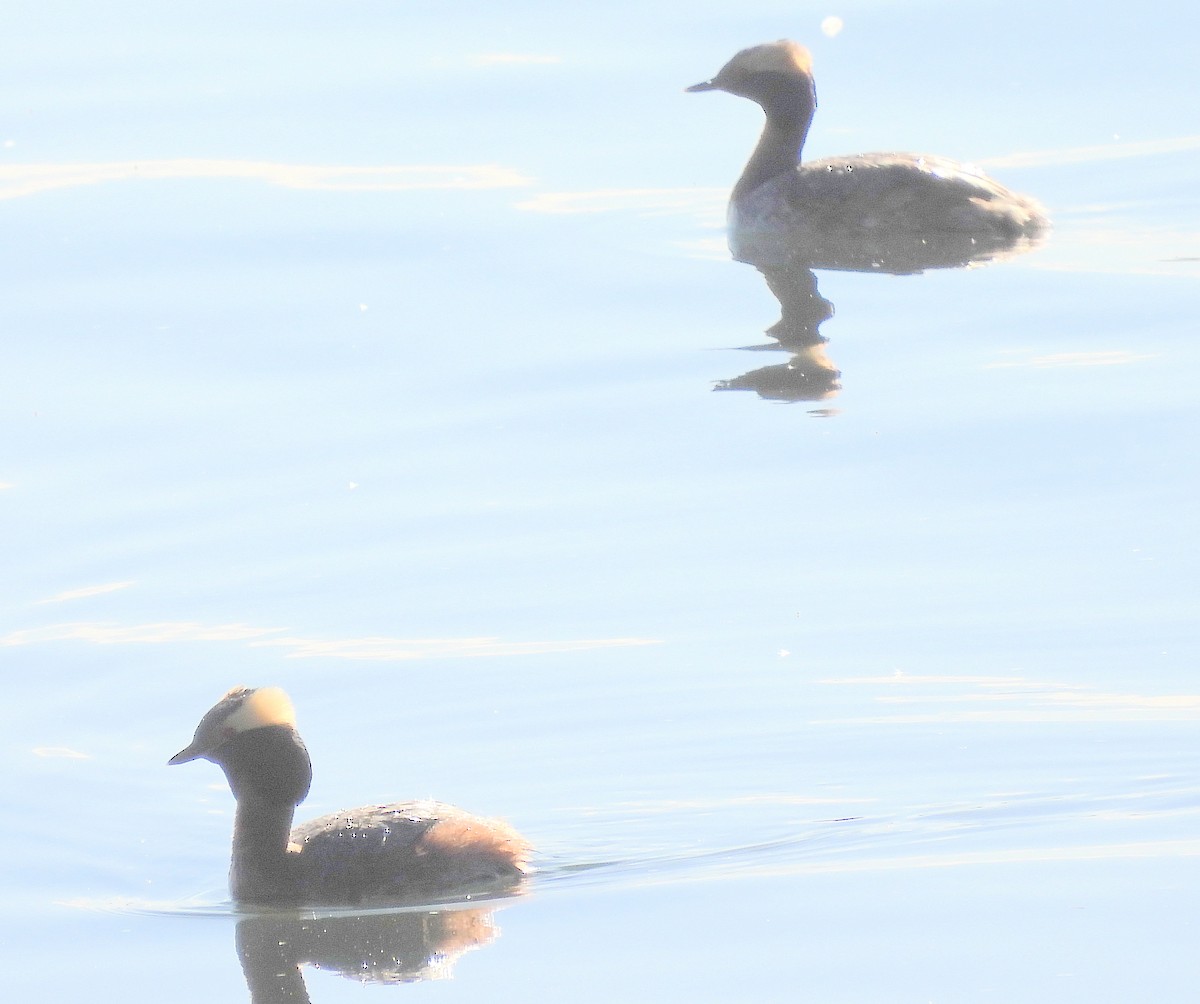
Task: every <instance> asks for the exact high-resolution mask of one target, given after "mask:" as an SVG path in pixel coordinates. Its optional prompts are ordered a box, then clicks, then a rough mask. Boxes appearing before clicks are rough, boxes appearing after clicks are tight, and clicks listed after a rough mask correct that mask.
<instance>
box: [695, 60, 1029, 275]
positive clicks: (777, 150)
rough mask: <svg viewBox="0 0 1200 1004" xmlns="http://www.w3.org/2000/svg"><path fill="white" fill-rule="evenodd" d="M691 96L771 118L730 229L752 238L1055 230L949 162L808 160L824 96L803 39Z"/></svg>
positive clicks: (1023, 200) (1023, 202)
mask: <svg viewBox="0 0 1200 1004" xmlns="http://www.w3.org/2000/svg"><path fill="white" fill-rule="evenodd" d="M687 90H688V91H726V92H728V93H730V94H736V95H738V96H739V97H743V98H749V99H750V100H751V101H754V102H756V103H757V104H758V105H760V106H761V107H762V109H763V112H764V113H765V115H766V125H765V127H764V128H763V132H762V136H761V137H760V138H759V141H758V145H757V146H756V147H755V149H754V153H753V154H752V155H751V157H750V160H749V162H748V163H747V164H746V167H745V170H743V172H742V175H741V177H740V178H739V179H738V182H737V184H736V185H735V186H734V189H733V193H732V195H731V197H730V206H729V208H730V226H731V231H732V232H735V233H736V232H737V231H739V230H740V231H743V233H744V235H745V236H746V239H747V240H749V239H751V238H750V236H749V235H751V234H752V233H753V232H755V231H758V232H770V233H775V234H777V235H780V236H785V235H789V234H790V235H792V237H793V238H794V239H795V240H798V241H801V242H805V241H807V242H808V243H810V244H811V245H812V246H813V247H814V248H817V249H820V248H822V247H834V248H839V249H840V248H842V247H844V246H845V245H846V244H847V242H852V241H853V240H855V239H859V238H861V239H864V240H869V239H872V238H877V237H878V236H879V235H900V236H902V237H903V236H915V237H922V236H925V235H937V234H948V235H957V236H961V237H962V238H965V239H967V240H975V239H978V240H982V241H985V242H989V241H992V242H1001V243H1003V242H1008V241H1014V240H1018V239H1021V238H1032V237H1036V236H1037V235H1039V234H1040V233H1041V232H1042V231H1044V230H1045V228H1046V227H1047V226H1048V220H1047V217H1046V214H1045V210H1044V209H1043V208H1042V207H1041V205H1039V204H1038V203H1037V201H1035V200H1034V199H1031V198H1029V197H1028V196H1024V195H1019V194H1017V193H1015V192H1012V191H1010V190H1009V189H1007V188H1005V187H1004V186H1003V185H1000V184H998V183H997V182H995V181H993V180H992V179H991V178H989V177H987V175H985V174H984V173H983V172H982V171H980V170H979V169H978V168H975V167H973V166H970V165H967V164H961V163H958V162H957V161H954V160H951V159H949V158H946V157H940V156H934V155H930V154H915V153H861V154H853V155H849V156H842V157H829V158H825V159H822V160H814V161H808V162H805V163H801V160H800V156H801V151H802V150H803V147H804V141H805V139H806V138H807V136H808V130H809V126H810V125H811V124H812V119H813V114H814V112H815V111H816V107H817V96H816V88H815V86H814V84H813V75H812V57H811V55H810V54H809V52H808V50H807V49H805V48H804V47H803V46H802V45H799V44H797V43H796V42H792V41H790V40H787V39H782V40H780V41H778V42H768V43H766V44H764V45H756V46H752V47H751V48H748V49H743V50H742V51H741V52H739V53H737V55H735V56H734V57H733V58H732V59H730V60H729V62H728V63H726V64H725V65H724V66H723V67H721V70H720V72H718V73H717V75H716V76H715V77H713V78H712V79H711V80H706V81H704V82H702V83H699V84H694V85H693V86H691V87H689V88H687ZM736 250H737V249H736V247H735V254H736ZM885 250H888V249H886V248H885ZM818 253H819V252H818ZM852 253H853V252H851V254H852ZM742 260H752V259H751V258H749V257H743V259H742ZM835 267H836V266H835Z"/></svg>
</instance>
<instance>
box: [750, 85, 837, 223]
mask: <svg viewBox="0 0 1200 1004" xmlns="http://www.w3.org/2000/svg"><path fill="white" fill-rule="evenodd" d="M764 76H765V77H767V78H768V79H767V81H766V86H764V87H763V88H762V89H761V90H760V91H758V92H757V93H756V94H755V95H754V100H755V101H757V102H758V103H759V104H760V105H761V106H762V110H763V112H764V113H765V114H766V116H767V122H766V125H765V126H764V127H763V131H762V135H761V136H760V137H759V139H758V146H756V147H755V148H754V153H752V154H751V155H750V160H749V162H748V163H747V164H746V168H745V170H744V171H742V176H741V178H739V179H738V183H737V184H736V185H735V186H734V189H733V197H734V198H735V199H736V198H737V197H738V196H741V195H745V194H746V193H748V192H751V191H753V190H754V189H756V188H757V187H758V186H759V185H761V184H762V183H763V182H764V181H769V180H770V179H771V178H774V177H775V176H776V175H780V174H786V173H787V172H789V171H793V170H795V168H796V165H797V164H799V163H800V151H801V150H802V149H803V148H804V140H805V138H806V137H807V136H808V128H809V126H810V125H812V119H813V112H815V111H816V107H817V96H816V91H815V89H814V88H813V84H812V81H811V80H809V79H807V78H796V77H793V76H785V75H784V74H764Z"/></svg>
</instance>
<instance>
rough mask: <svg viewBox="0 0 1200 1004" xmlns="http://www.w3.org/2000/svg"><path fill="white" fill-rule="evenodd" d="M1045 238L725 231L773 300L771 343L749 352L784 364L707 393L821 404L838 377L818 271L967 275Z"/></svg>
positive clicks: (737, 256) (837, 386) (737, 255)
mask: <svg viewBox="0 0 1200 1004" xmlns="http://www.w3.org/2000/svg"><path fill="white" fill-rule="evenodd" d="M1044 240H1045V236H1044V235H1039V236H1036V237H1028V236H1020V237H1018V236H1002V235H998V234H994V235H990V236H988V237H972V236H969V235H967V234H955V233H947V234H925V235H916V234H879V235H877V236H875V235H873V236H871V237H867V238H864V237H863V236H862V234H861V231H858V232H852V231H849V230H844V231H843V230H837V229H827V230H820V231H818V230H807V231H804V232H803V233H802V234H799V235H797V234H796V233H795V232H791V233H789V234H786V235H782V236H781V235H780V234H779V233H778V232H776V231H772V230H767V229H759V228H753V227H736V228H734V229H733V230H731V232H730V238H729V247H730V251H731V252H732V254H733V257H734V258H735V259H737V260H738V261H741V262H745V263H746V264H748V265H753V266H754V267H755V268H757V269H758V270H759V272H761V273H762V275H763V278H764V279H765V280H766V282H767V288H768V289H770V291H771V293H772V294H773V295H774V297H775V298H776V299H777V300H778V301H779V305H780V311H781V312H780V319H779V321H778V322H777V323H776V324H774V325H772V326H771V327H770V328H768V329H767V332H766V333H767V334H768V335H770V336H771V338H773V339H774V342H773V343H767V344H764V345H754V346H748V347H747V348H748V350H749V351H784V352H787V353H789V355H790V358H789V359H788V360H787V361H786V362H783V363H776V364H774V365H772V366H763V367H760V368H758V369H754V370H751V371H750V372H748V373H744V374H742V375H741V376H738V377H734V378H732V379H730V380H721V381H719V382H718V383H717V384H716V386H715V387H714V388H713V389H714V390H752V391H754V392H755V393H757V394H758V395H759V397H762V398H764V399H767V400H771V401H822V400H826V399H828V398H832V397H834V396H836V395H837V393H838V392H839V391H840V390H841V388H842V385H841V376H842V374H841V371H840V370H839V369H838V368H837V367H836V366H835V365H834V363H833V361H832V360H831V359H830V358H829V355H828V354H827V352H826V350H825V345H826V343H827V342H828V339H827V338H825V337H824V336H823V335H822V334H821V332H820V327H821V325H822V324H823V323H824V322H826V321H828V320H829V319H830V318H831V317H833V315H834V307H833V304H832V303H831V302H830V301H829V300H826V299H825V298H824V297H823V296H821V294H820V291H819V290H818V289H817V275H816V272H817V270H823V269H828V270H833V271H840V272H871V273H881V274H884V275H905V276H908V275H919V274H920V273H922V272H926V271H928V270H930V269H947V268H968V267H972V266H978V265H983V264H986V263H988V262H992V261H998V260H1001V259H1004V258H1011V257H1015V256H1016V255H1019V254H1024V253H1025V252H1027V251H1031V250H1033V249H1034V248H1035V247H1038V246H1039V245H1040V244H1041V243H1043V241H1044Z"/></svg>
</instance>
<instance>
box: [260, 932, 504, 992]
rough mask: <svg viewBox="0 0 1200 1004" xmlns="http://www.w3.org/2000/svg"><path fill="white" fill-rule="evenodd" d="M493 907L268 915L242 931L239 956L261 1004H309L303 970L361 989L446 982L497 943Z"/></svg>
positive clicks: (497, 933)
mask: <svg viewBox="0 0 1200 1004" xmlns="http://www.w3.org/2000/svg"><path fill="white" fill-rule="evenodd" d="M492 914H493V911H492V910H490V909H486V908H483V909H481V908H472V909H461V908H460V909H438V910H420V911H415V912H404V913H367V914H330V915H326V916H319V915H314V914H311V913H306V914H295V913H265V914H256V915H251V916H247V917H244V918H243V919H242V920H240V921H239V922H238V926H237V952H238V958H239V959H240V961H241V964H242V971H243V973H244V974H245V977H246V985H247V987H248V988H249V990H250V1000H251V1001H252V1002H253V1004H275V1002H283V1001H288V1002H294V1001H307V1000H308V999H309V996H308V989H307V987H306V985H305V982H304V975H303V973H302V971H301V966H305V965H308V966H313V967H315V968H317V969H323V970H326V971H329V972H335V973H338V974H339V975H341V976H345V977H346V978H348V979H353V980H357V981H359V982H360V983H375V984H389V983H416V982H419V981H422V980H433V979H446V978H448V977H449V976H451V975H452V970H453V968H454V964H455V963H456V962H457V961H458V959H459V958H460V957H461V956H462V955H463V954H464V953H466V952H468V951H470V950H471V949H473V948H480V947H482V946H484V945H487V944H489V943H490V942H492V941H494V940H495V939H496V938H497V937H498V935H499V933H500V932H499V928H497V927H496V926H495V924H494V923H493V919H492Z"/></svg>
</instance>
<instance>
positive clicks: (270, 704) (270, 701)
mask: <svg viewBox="0 0 1200 1004" xmlns="http://www.w3.org/2000/svg"><path fill="white" fill-rule="evenodd" d="M267 725H290V726H291V727H292V728H295V727H296V712H295V709H293V707H292V702H291V701H290V700H289V699H288V695H287V694H285V693H284V692H283V691H282V690H281V689H280V688H279V687H262V688H261V689H259V690H256V691H254V693H253V694H251V695H250V696H249V697H247V698H246V700H245V701H243V702H242V706H241V707H240V708H238V709H237V711H235V712H234V713H233V714H231V715H230V716H229V717H228V718H227V719H225V728H226V729H230V730H232V731H234V732H247V731H249V730H250V729H259V728H262V727H264V726H267Z"/></svg>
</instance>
